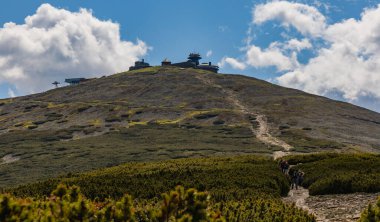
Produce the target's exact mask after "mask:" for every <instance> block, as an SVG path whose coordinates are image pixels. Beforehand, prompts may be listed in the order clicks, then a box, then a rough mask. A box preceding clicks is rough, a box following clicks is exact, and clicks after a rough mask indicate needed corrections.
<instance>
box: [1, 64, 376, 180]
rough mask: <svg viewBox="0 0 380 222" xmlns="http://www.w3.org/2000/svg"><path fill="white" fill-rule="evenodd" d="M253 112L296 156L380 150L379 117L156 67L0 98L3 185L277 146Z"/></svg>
mask: <svg viewBox="0 0 380 222" xmlns="http://www.w3.org/2000/svg"><path fill="white" fill-rule="evenodd" d="M246 110H247V112H245V111H246ZM248 111H249V112H248ZM252 113H254V114H262V115H264V116H265V121H266V123H267V124H268V129H269V130H268V132H269V133H270V134H271V135H273V136H275V137H277V138H279V139H281V140H283V141H285V142H287V143H288V144H290V145H291V146H293V147H294V151H299V152H318V151H322V150H323V151H325V150H344V151H346V150H357V149H360V150H369V151H374V152H378V151H379V150H380V137H379V136H378V135H380V114H378V113H375V112H372V111H369V110H366V109H363V108H360V107H356V106H353V105H351V104H348V103H342V102H337V101H333V100H329V99H326V98H323V97H319V96H314V95H310V94H306V93H304V92H301V91H298V90H293V89H287V88H283V87H279V86H276V85H273V84H270V83H268V82H265V81H261V80H257V79H254V78H250V77H245V76H240V75H224V74H214V73H210V72H207V71H202V70H195V69H179V68H163V67H152V68H147V69H142V70H136V71H132V72H126V73H119V74H115V75H112V76H109V77H103V78H99V79H94V80H91V81H88V82H85V83H82V84H80V85H77V86H70V87H61V88H58V89H54V90H50V91H48V92H45V93H40V94H34V95H30V96H25V97H18V98H13V99H6V100H0V157H3V159H2V160H3V162H2V163H1V165H0V175H1V177H0V186H3V187H4V186H12V185H17V184H20V183H24V182H30V181H36V180H39V179H46V178H50V177H51V176H56V175H59V174H62V173H65V172H77V171H85V170H90V169H95V168H100V167H106V166H114V165H118V164H120V163H125V162H129V161H147V160H163V159H173V158H181V157H202V156H221V155H237V154H250V153H261V154H268V155H269V154H271V153H273V152H274V151H276V150H281V149H282V147H279V146H276V145H270V144H268V143H264V142H263V141H262V140H259V139H258V138H257V137H256V136H255V134H254V133H255V132H257V131H258V128H259V127H260V125H259V122H258V121H257V119H256V118H257V116H255V115H251V114H252Z"/></svg>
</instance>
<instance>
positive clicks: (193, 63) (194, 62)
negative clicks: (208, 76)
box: [129, 53, 219, 73]
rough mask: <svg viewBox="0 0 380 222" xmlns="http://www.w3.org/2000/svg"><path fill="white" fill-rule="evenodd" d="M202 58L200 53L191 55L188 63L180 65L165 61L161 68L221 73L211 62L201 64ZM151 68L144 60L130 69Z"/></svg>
mask: <svg viewBox="0 0 380 222" xmlns="http://www.w3.org/2000/svg"><path fill="white" fill-rule="evenodd" d="M201 59H202V57H201V55H200V54H199V53H190V54H189V56H188V57H187V61H185V62H179V63H172V62H171V61H170V60H168V59H164V60H163V61H162V62H161V66H175V67H180V68H194V69H203V70H208V71H211V72H215V73H217V72H218V71H219V66H216V65H212V64H211V62H206V63H200V62H199V60H201ZM147 67H151V66H150V65H149V63H147V62H145V61H144V59H143V60H141V61H136V62H135V65H134V66H131V67H129V71H131V70H136V69H143V68H147Z"/></svg>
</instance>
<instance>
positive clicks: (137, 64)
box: [129, 59, 151, 71]
mask: <svg viewBox="0 0 380 222" xmlns="http://www.w3.org/2000/svg"><path fill="white" fill-rule="evenodd" d="M147 67H151V66H150V65H149V63H147V62H145V61H144V59H142V60H141V61H136V62H135V65H134V66H131V67H129V71H132V70H137V69H143V68H147Z"/></svg>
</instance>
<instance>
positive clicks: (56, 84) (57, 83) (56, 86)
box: [52, 81, 61, 88]
mask: <svg viewBox="0 0 380 222" xmlns="http://www.w3.org/2000/svg"><path fill="white" fill-rule="evenodd" d="M52 84H53V85H55V88H58V85H59V84H61V83H60V82H57V81H54V82H53V83H52Z"/></svg>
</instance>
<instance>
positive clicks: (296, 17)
mask: <svg viewBox="0 0 380 222" xmlns="http://www.w3.org/2000/svg"><path fill="white" fill-rule="evenodd" d="M270 20H278V21H280V22H281V25H283V26H284V27H289V26H293V27H294V28H295V29H297V30H298V31H299V32H301V33H302V34H304V35H306V34H308V35H312V36H319V35H321V33H322V32H323V31H324V29H325V27H326V23H325V20H326V19H325V17H324V16H323V15H322V14H321V13H320V12H319V11H318V9H316V8H315V7H312V6H309V5H305V4H301V3H293V2H288V1H273V2H269V3H266V4H259V5H257V6H256V7H255V8H254V9H253V23H255V24H258V25H260V24H262V23H264V22H267V21H270Z"/></svg>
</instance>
